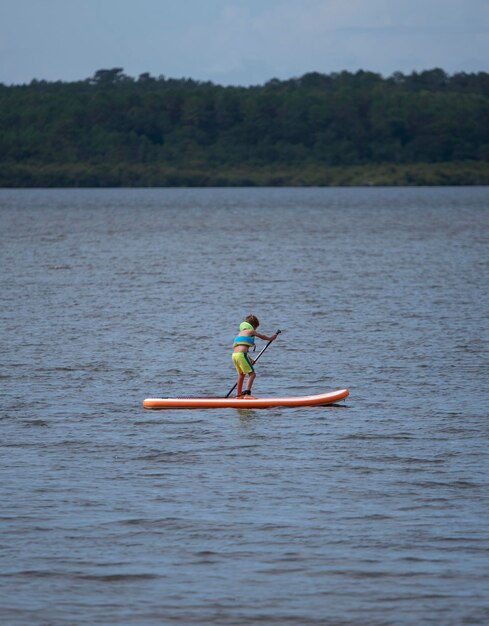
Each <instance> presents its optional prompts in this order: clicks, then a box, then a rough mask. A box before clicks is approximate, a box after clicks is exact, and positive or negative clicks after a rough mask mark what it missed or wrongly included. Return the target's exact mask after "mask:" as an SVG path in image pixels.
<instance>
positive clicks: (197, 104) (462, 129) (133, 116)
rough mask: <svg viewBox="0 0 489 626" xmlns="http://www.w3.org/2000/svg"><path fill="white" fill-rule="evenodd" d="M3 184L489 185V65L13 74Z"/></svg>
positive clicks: (4, 94)
mask: <svg viewBox="0 0 489 626" xmlns="http://www.w3.org/2000/svg"><path fill="white" fill-rule="evenodd" d="M0 160H1V167H0V187H121V186H124V187H135V186H136V187H147V186H161V187H165V186H232V185H240V186H252V185H267V186H285V185H290V186H305V185H318V186H325V185H475V184H483V185H486V184H489V74H487V73H483V72H480V73H473V74H468V73H458V74H453V75H448V74H447V73H446V72H445V71H443V70H442V69H439V68H436V69H432V70H426V71H423V72H419V73H418V72H413V73H411V74H409V75H405V74H402V73H400V72H397V73H395V74H393V75H392V76H390V77H387V78H384V77H382V76H381V75H380V74H376V73H373V72H367V71H358V72H356V73H350V72H339V73H333V74H321V73H318V72H311V73H308V74H305V75H303V76H301V77H299V78H291V79H288V80H278V79H272V80H270V81H268V82H267V83H265V84H263V85H257V86H250V87H235V86H221V85H216V84H213V83H209V82H200V81H195V80H191V79H186V78H182V79H174V78H166V77H164V76H159V77H153V76H151V75H150V74H148V73H145V74H141V75H140V76H139V77H138V78H132V77H130V76H127V75H126V74H125V73H124V71H123V69H122V68H113V69H101V70H98V71H97V72H95V74H94V76H93V77H91V78H88V79H86V80H82V81H76V82H61V81H60V82H48V81H44V80H33V81H32V82H31V83H29V84H26V85H9V86H8V85H2V84H0Z"/></svg>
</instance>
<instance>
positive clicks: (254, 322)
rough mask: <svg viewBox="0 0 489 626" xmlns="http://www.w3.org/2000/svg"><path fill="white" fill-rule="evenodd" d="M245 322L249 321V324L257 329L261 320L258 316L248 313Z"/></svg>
mask: <svg viewBox="0 0 489 626" xmlns="http://www.w3.org/2000/svg"><path fill="white" fill-rule="evenodd" d="M245 322H248V324H251V325H252V326H253V328H254V329H255V330H256V329H257V328H258V326H259V325H260V322H259V320H258V318H257V317H256V316H255V315H248V316H246V317H245Z"/></svg>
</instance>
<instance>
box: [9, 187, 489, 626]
mask: <svg viewBox="0 0 489 626" xmlns="http://www.w3.org/2000/svg"><path fill="white" fill-rule="evenodd" d="M488 244H489V190H488V189H487V188H425V189H373V188H372V189H192V190H188V189H147V190H137V189H134V190H124V189H120V190H0V246H1V248H0V260H1V265H0V281H1V294H2V307H1V313H0V316H1V328H2V333H1V343H2V349H1V353H0V361H1V369H0V384H1V388H0V389H1V390H0V393H1V414H0V446H1V448H0V477H1V479H0V496H1V502H2V510H1V512H0V538H1V539H0V623H2V624H6V625H9V626H20V625H42V626H47V625H50V626H62V625H63V626H64V625H70V626H72V625H87V626H91V625H94V624H97V625H105V624H143V625H174V624H195V625H199V626H205V625H210V624H226V625H228V624H229V625H231V624H232V625H245V624H246V625H249V624H257V623H260V624H267V625H268V624H270V625H276V626H283V625H286V626H287V625H290V626H292V625H294V626H295V625H297V626H298V625H306V626H307V625H318V624H322V625H331V626H333V625H334V626H338V625H350V624H355V625H362V626H365V625H370V624H372V625H386V624H393V625H404V624H420V623H421V624H433V625H436V626H439V625H440V624H443V625H450V624H453V625H460V624H481V625H482V624H487V623H488V622H489V594H488V576H489V558H488V557H489V532H488V530H487V528H488V514H489V502H488V495H489V493H488V486H489V478H488V476H489V463H488V434H489V393H488V392H489V367H488V339H489V336H488V311H489V297H488V292H489V290H488V285H489V254H488V251H489V246H488ZM248 313H254V314H256V315H257V316H258V317H259V318H260V320H261V326H260V330H262V331H263V332H264V333H266V334H271V333H272V332H274V331H275V330H276V329H277V328H280V329H282V330H283V334H282V335H280V337H279V338H278V339H277V341H276V342H275V343H274V344H272V346H271V347H270V348H269V349H268V350H267V352H266V353H265V354H264V355H263V357H262V358H261V359H260V361H259V364H258V365H257V371H258V377H257V380H256V382H255V386H254V389H253V391H254V394H255V395H257V396H260V395H261V396H263V395H278V394H280V395H287V394H303V393H304V394H308V393H317V392H321V391H331V390H334V389H339V388H342V387H347V388H348V389H349V390H350V394H351V395H350V397H349V398H348V399H347V400H346V402H344V403H342V404H341V405H340V406H333V407H323V408H307V409H270V410H265V411H241V412H238V411H235V410H229V409H228V410H213V411H207V412H206V411H186V410H183V411H166V412H148V411H144V410H143V409H142V406H141V403H142V400H143V399H144V398H145V397H158V396H160V397H161V396H175V395H176V396H178V395H180V396H182V395H197V396H198V395H225V394H226V393H227V392H228V391H229V389H230V388H231V387H232V385H233V384H234V382H235V375H234V371H233V367H232V363H231V359H230V342H231V341H232V338H233V337H234V336H235V334H236V329H237V326H238V324H239V322H241V321H242V318H243V317H244V316H245V315H246V314H248ZM259 343H261V346H263V345H264V344H263V342H259ZM261 346H260V347H261Z"/></svg>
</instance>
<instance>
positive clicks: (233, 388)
mask: <svg viewBox="0 0 489 626" xmlns="http://www.w3.org/2000/svg"><path fill="white" fill-rule="evenodd" d="M281 332H282V331H281V330H280V329H279V330H277V332H276V333H275V334H276V335H280V333H281ZM273 341H274V340H273V339H272V340H271V341H269V342H268V343H267V345H266V346H265V347H264V348H263V350H260V352H259V353H258V355H257V357H256V359H254V362H255V363H256V362H257V361H258V359H259V358H260V357H261V355H262V354H263V353H264V352H265V350H266V349H267V348H268V346H269V345H270V344H271V343H273ZM237 384H238V383H237V382H235V383H234V385H233V387H232V388H231V389H230V390H229V391H228V393H227V394H226V395H225V396H224V397H225V398H229V396H230V395H231V394H232V393H233V391H234V390H235V389H236V386H237Z"/></svg>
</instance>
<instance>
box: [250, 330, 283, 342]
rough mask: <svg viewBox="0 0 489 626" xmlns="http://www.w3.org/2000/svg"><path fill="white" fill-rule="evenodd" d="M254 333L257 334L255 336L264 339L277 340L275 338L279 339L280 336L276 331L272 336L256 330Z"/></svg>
mask: <svg viewBox="0 0 489 626" xmlns="http://www.w3.org/2000/svg"><path fill="white" fill-rule="evenodd" d="M253 334H254V335H255V337H258V339H263V340H264V341H275V339H277V337H278V335H277V333H275V334H274V335H272V336H271V337H268V336H267V335H262V334H261V333H257V332H256V330H255V332H254V333H253Z"/></svg>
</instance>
